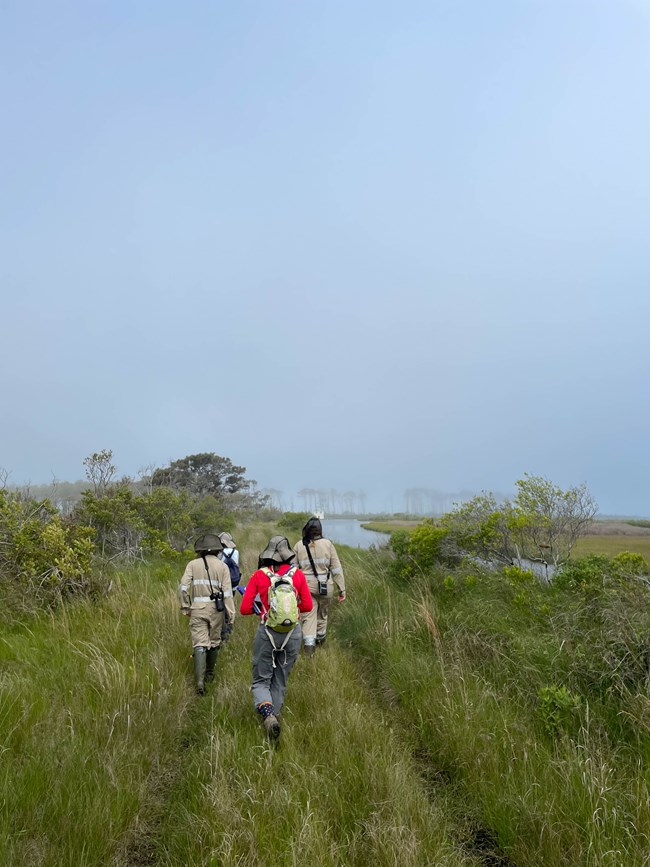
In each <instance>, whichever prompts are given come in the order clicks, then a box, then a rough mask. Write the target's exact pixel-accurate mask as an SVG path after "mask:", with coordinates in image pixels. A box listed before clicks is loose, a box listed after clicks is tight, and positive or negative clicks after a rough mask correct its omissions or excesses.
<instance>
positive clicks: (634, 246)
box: [0, 0, 650, 515]
mask: <svg viewBox="0 0 650 867" xmlns="http://www.w3.org/2000/svg"><path fill="white" fill-rule="evenodd" d="M649 43H650V5H648V4H646V3H645V2H643V0H620V2H616V3H614V2H611V0H530V2H527V3H522V2H520V0H499V2H496V3H486V2H484V0H458V2H451V0H406V2H404V3H400V4H395V3H392V2H387V0H373V2H372V3H370V2H365V0H361V2H359V3H348V2H343V0H331V2H328V3H321V4H296V3H289V2H286V0H278V2H274V3H272V4H271V3H268V2H262V0H253V2H251V3H246V4H238V3H237V4H235V3H231V4H216V3H215V4H206V3H204V2H197V0H189V2H187V3H184V4H182V5H180V4H177V3H172V2H170V0H159V2H156V3H153V2H152V0H145V2H143V3H138V4H132V3H127V2H126V0H115V2H112V3H111V4H108V5H104V6H98V5H97V4H74V3H73V4H52V3H49V2H45V0H35V2H34V3H30V4H24V3H18V2H15V0H10V2H8V3H4V4H2V8H1V9H0V67H1V69H2V72H3V76H2V80H3V81H4V85H3V86H2V96H3V103H4V111H3V115H2V121H0V123H2V124H3V129H2V133H3V134H2V136H0V183H1V185H2V190H3V195H2V204H1V205H0V286H1V287H2V297H3V308H2V341H1V342H0V393H1V394H2V405H3V424H2V425H1V426H0V466H3V467H5V468H6V469H7V470H9V471H10V472H11V476H10V480H11V481H13V482H15V483H23V482H25V481H31V482H33V483H38V482H48V481H49V480H50V479H51V478H52V475H55V476H56V477H58V478H60V479H68V480H74V479H78V478H80V477H81V476H82V475H83V466H82V461H83V458H84V457H85V456H86V455H88V454H89V453H90V452H93V451H97V450H99V449H102V448H110V449H112V450H113V452H114V455H115V461H116V463H117V465H118V469H119V472H120V473H121V474H123V473H128V474H136V473H137V471H138V468H140V467H143V466H145V465H148V464H157V465H159V466H160V465H164V464H166V463H167V462H168V461H169V460H170V459H175V458H180V457H183V456H185V455H188V454H193V453H197V452H205V451H214V452H217V453H218V454H221V455H225V456H227V457H230V458H231V459H232V460H233V461H234V462H235V463H236V464H240V465H244V466H246V467H247V470H248V474H249V475H250V476H251V477H252V478H255V479H256V480H257V481H258V483H259V485H260V487H262V488H266V489H272V490H275V491H278V492H281V495H280V494H278V496H281V498H282V501H283V503H284V505H285V507H286V508H291V507H292V506H293V507H294V508H295V509H301V508H302V506H303V501H302V498H301V497H300V495H299V494H298V492H299V491H300V490H302V489H304V488H306V487H311V488H322V489H326V490H330V489H335V490H338V491H341V492H345V491H357V492H359V491H361V492H363V493H364V495H365V508H366V509H367V510H372V511H391V512H393V511H402V510H404V509H405V508H406V506H407V497H406V496H405V491H407V490H408V489H417V488H422V489H427V490H435V491H439V492H442V494H443V495H448V496H449V497H453V495H454V493H455V492H463V491H469V492H477V491H480V490H482V489H487V490H494V491H499V492H504V493H506V494H507V493H509V492H511V491H513V489H514V483H515V481H516V479H518V478H521V476H522V475H523V474H524V473H525V472H530V473H537V474H543V475H545V476H547V477H549V478H551V479H552V480H553V481H555V482H557V483H558V484H560V485H562V486H568V485H571V484H577V483H580V482H583V481H586V482H587V483H588V485H589V486H590V489H591V490H592V492H593V494H594V496H595V497H596V499H597V501H598V502H599V504H600V507H601V510H602V511H603V512H606V513H610V514H616V513H618V514H622V513H623V514H638V515H648V514H650V495H649V494H648V492H649V491H650V451H649V450H648V447H647V443H648V439H649V435H650V406H649V404H648V400H647V397H646V393H647V383H648V375H649V374H650V350H649V348H648V347H649V344H648V339H647V330H648V321H650V292H648V286H649V285H650V258H649V257H648V255H647V246H648V238H649V237H650V173H649V172H648V171H647V155H648V153H649V152H650V114H649V113H648V112H647V110H645V108H644V107H645V105H646V104H647V94H648V90H649V87H650V51H649V50H648V47H649Z"/></svg>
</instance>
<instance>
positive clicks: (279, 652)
mask: <svg viewBox="0 0 650 867" xmlns="http://www.w3.org/2000/svg"><path fill="white" fill-rule="evenodd" d="M294 557H295V554H294V552H293V550H292V549H291V546H290V545H289V541H288V539H286V538H285V537H284V536H273V538H272V539H270V541H269V543H268V545H267V546H266V548H265V549H264V550H263V551H262V553H261V554H260V558H259V566H260V568H258V569H257V571H256V572H253V574H252V575H251V577H250V579H249V581H248V584H247V585H246V590H245V591H244V596H243V598H242V601H241V607H240V609H239V611H240V613H241V614H258V615H259V617H260V625H259V628H258V630H257V632H256V633H255V639H254V641H253V683H252V686H251V691H252V693H253V704H254V705H255V709H256V710H257V712H258V713H259V714H260V716H261V717H262V722H263V725H264V728H265V730H266V733H267V734H268V736H269V738H270V739H271V740H277V738H279V737H280V722H279V720H278V715H279V713H280V711H281V710H282V705H283V704H284V695H285V692H286V690H287V679H288V677H289V674H290V673H291V669H292V668H293V666H294V663H295V661H296V659H297V658H298V654H299V653H300V645H301V642H302V629H301V627H300V618H299V613H298V612H307V611H311V609H312V604H313V603H312V598H311V593H310V592H309V587H308V586H307V579H306V578H305V576H304V574H303V573H302V572H301V571H300V569H298V568H297V567H296V566H292V565H291V561H292V560H293V559H294ZM278 579H284V580H282V581H280V582H279V584H277V585H276V582H278ZM272 582H273V584H274V585H276V587H275V589H274V590H273V592H272V594H271V595H272V598H274V599H277V598H278V596H279V594H278V588H279V586H280V584H281V585H283V587H282V591H286V590H287V582H290V583H291V584H292V585H293V593H294V594H295V599H296V603H297V606H295V607H294V606H293V597H290V598H289V599H288V607H287V611H286V612H285V613H287V617H286V619H285V622H278V615H277V602H276V604H275V605H270V604H269V591H270V590H271V584H272ZM288 589H289V592H291V588H290V587H289V588H288ZM285 600H286V597H285ZM285 604H286V601H285ZM296 607H297V611H296ZM291 608H293V614H291V611H290V609H291ZM270 609H272V610H270Z"/></svg>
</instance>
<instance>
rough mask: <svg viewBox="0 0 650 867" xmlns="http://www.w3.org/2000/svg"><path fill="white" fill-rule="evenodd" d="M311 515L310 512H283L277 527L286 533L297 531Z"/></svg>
mask: <svg viewBox="0 0 650 867" xmlns="http://www.w3.org/2000/svg"><path fill="white" fill-rule="evenodd" d="M311 515H312V513H311V512H285V513H284V514H283V515H282V517H281V518H280V520H279V521H278V527H279V528H280V529H281V530H285V531H286V532H287V533H299V532H300V531H301V530H302V528H303V527H304V526H305V524H306V523H307V521H308V520H309V519H310V518H311Z"/></svg>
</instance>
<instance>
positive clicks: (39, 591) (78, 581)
mask: <svg viewBox="0 0 650 867" xmlns="http://www.w3.org/2000/svg"><path fill="white" fill-rule="evenodd" d="M94 536H95V534H94V531H93V529H92V528H91V527H88V526H85V525H80V524H76V523H74V522H72V521H70V520H67V519H64V518H62V517H61V516H60V515H59V513H58V512H57V510H56V509H55V508H54V507H53V506H52V505H51V503H50V502H49V501H48V500H43V501H42V502H40V503H39V502H36V501H34V500H31V499H29V498H23V497H20V496H17V495H12V494H9V493H7V492H5V491H0V579H1V580H2V581H3V584H4V594H3V595H4V596H5V597H6V598H7V599H11V597H12V596H13V597H14V598H15V599H18V598H20V599H23V600H24V601H25V602H27V601H28V600H29V598H31V599H32V600H33V603H29V607H30V608H33V607H38V605H40V604H46V605H47V604H52V603H53V602H55V601H58V600H59V599H60V598H61V597H62V596H67V595H70V594H73V593H77V594H79V593H81V594H88V593H90V592H91V591H92V589H93V587H94V586H95V585H94V582H93V576H92V567H93V555H94V552H95V545H94Z"/></svg>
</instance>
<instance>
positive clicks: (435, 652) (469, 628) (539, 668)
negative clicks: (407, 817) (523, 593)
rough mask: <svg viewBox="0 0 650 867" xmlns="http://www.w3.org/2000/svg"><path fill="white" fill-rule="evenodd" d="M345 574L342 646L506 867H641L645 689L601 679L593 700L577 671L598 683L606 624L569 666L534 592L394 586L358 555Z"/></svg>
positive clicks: (647, 851) (467, 585) (459, 585)
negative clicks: (548, 709) (550, 717)
mask: <svg viewBox="0 0 650 867" xmlns="http://www.w3.org/2000/svg"><path fill="white" fill-rule="evenodd" d="M348 572H349V573H350V574H349V581H350V584H351V586H353V587H355V596H356V601H355V606H354V607H352V606H351V607H350V608H348V609H347V610H346V617H345V619H344V621H343V622H342V623H341V624H340V633H341V637H342V638H344V639H345V640H347V642H348V643H349V644H350V646H351V648H354V649H355V650H356V651H357V652H359V653H362V654H363V656H364V658H365V660H366V663H367V665H368V666H369V669H370V677H369V680H368V682H369V684H370V685H371V686H373V687H374V688H376V689H377V690H378V692H379V694H381V695H384V696H391V697H392V701H391V708H392V713H393V721H394V722H393V724H394V725H399V726H401V727H402V729H404V730H406V731H408V732H410V733H411V736H412V737H413V738H415V740H416V741H417V743H418V744H419V748H420V749H421V750H423V751H424V753H425V754H426V755H427V757H428V760H429V762H430V764H431V765H432V766H433V768H434V769H435V771H434V772H432V773H434V774H437V776H438V777H439V778H442V779H446V780H449V781H450V784H452V785H453V786H454V787H455V788H456V791H457V793H458V795H457V799H459V800H462V801H463V802H464V803H465V805H466V810H467V814H468V815H469V816H470V817H472V819H471V821H473V822H476V823H478V824H479V826H482V827H483V828H486V829H488V830H489V832H490V833H491V834H492V835H493V836H494V837H495V838H496V839H497V840H498V843H499V845H500V847H501V848H502V850H503V851H504V852H505V853H506V855H507V856H508V858H509V859H510V860H511V862H512V863H514V864H517V865H522V867H523V865H531V867H532V865H536V867H539V865H569V864H570V865H589V867H602V865H611V867H614V865H616V867H622V865H626V867H627V865H647V864H649V863H650V797H649V792H648V777H649V775H648V769H647V764H646V761H647V757H648V727H647V726H648V705H649V702H648V692H647V683H646V684H643V683H641V684H638V686H637V687H635V689H633V690H630V689H629V688H628V687H627V686H626V684H625V683H624V682H623V681H622V678H619V677H618V674H617V673H616V672H615V671H610V672H609V675H608V678H609V679H608V680H607V689H606V690H605V691H604V692H603V693H602V694H599V695H597V697H596V698H594V700H593V701H592V700H590V698H589V695H590V693H589V688H588V687H590V686H591V684H590V682H589V679H588V678H587V679H585V678H584V677H581V671H580V669H581V667H582V666H585V665H587V666H588V665H589V664H591V665H592V667H593V669H594V670H596V671H599V666H600V663H599V662H597V660H596V657H597V656H598V653H600V652H601V651H602V650H604V649H605V648H606V647H607V646H609V643H610V642H611V641H613V640H614V636H613V634H612V633H613V631H614V630H612V631H611V632H608V628H609V623H608V621H607V619H605V621H604V623H603V624H601V626H600V627H599V630H600V631H599V632H598V636H599V640H598V641H596V640H594V641H593V642H592V643H591V644H589V643H587V644H585V645H584V647H582V651H583V652H584V653H586V654H587V655H586V656H584V657H583V658H580V659H578V660H576V659H575V658H573V656H572V654H573V649H571V648H567V647H566V642H565V633H564V631H563V629H562V628H561V627H560V626H559V625H558V624H557V623H555V622H554V619H553V617H552V616H551V615H547V614H542V613H541V611H540V607H541V606H538V605H537V603H538V601H539V600H537V599H536V597H535V594H534V590H531V591H530V595H529V597H528V598H524V599H523V600H522V599H521V598H519V596H518V594H517V592H515V590H514V589H513V588H512V587H509V586H508V585H507V582H505V581H503V580H501V582H500V583H498V582H496V581H494V580H490V579H489V577H487V576H481V575H479V576H478V577H477V578H476V580H475V583H472V582H468V581H467V579H468V578H469V577H470V576H468V575H460V576H455V575H449V574H447V575H443V574H438V575H430V576H420V578H417V577H416V578H415V579H414V580H413V581H412V582H411V584H409V585H408V586H404V585H403V584H401V585H400V584H396V583H395V580H394V578H393V575H392V573H391V571H390V568H389V566H388V564H387V563H386V562H385V561H384V562H382V560H381V557H379V558H377V557H375V559H374V561H373V562H370V561H368V560H365V561H364V555H363V553H361V552H360V553H358V554H356V562H354V561H353V563H352V564H351V567H350V568H349V569H348ZM382 575H383V579H381V577H380V576H382ZM519 595H520V594H519ZM567 616H569V615H567ZM579 625H580V624H578V626H579ZM553 629H558V635H557V636H556V640H555V641H554V638H553ZM578 636H579V630H577V631H576V633H575V634H574V635H573V639H574V641H575V639H576V637H578ZM563 642H565V645H564V646H563ZM589 653H591V654H593V657H594V658H593V659H591V660H590V658H589V655H588V654H589ZM600 667H601V668H602V666H600ZM554 676H555V677H557V678H558V682H559V683H561V682H562V678H565V679H566V680H567V682H569V683H570V684H572V688H573V689H574V690H576V691H577V694H578V695H579V697H580V703H579V712H578V713H577V714H576V715H575V717H572V718H571V720H570V723H571V724H569V723H567V725H566V727H564V728H560V729H559V730H558V731H557V732H556V736H555V737H551V736H549V735H548V732H547V728H546V727H545V726H544V724H543V723H544V720H542V719H540V703H539V690H540V687H543V686H545V685H547V684H549V682H550V683H551V684H553V683H555V681H554V680H553V677H554ZM603 682H604V681H603ZM581 688H582V692H579V690H580V689H581ZM552 694H553V693H551V695H552ZM558 694H560V695H562V694H563V693H558ZM622 716H625V717H626V718H627V720H626V726H625V727H621V724H620V718H621V717H622Z"/></svg>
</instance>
